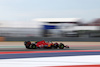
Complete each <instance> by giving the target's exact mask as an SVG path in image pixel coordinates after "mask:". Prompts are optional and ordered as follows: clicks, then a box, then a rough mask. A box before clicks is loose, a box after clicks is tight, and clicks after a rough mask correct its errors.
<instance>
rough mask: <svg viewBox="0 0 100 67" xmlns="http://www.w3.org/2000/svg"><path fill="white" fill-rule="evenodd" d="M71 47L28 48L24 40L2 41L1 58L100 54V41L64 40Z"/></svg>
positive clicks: (0, 43) (0, 47) (0, 46)
mask: <svg viewBox="0 0 100 67" xmlns="http://www.w3.org/2000/svg"><path fill="white" fill-rule="evenodd" d="M63 43H64V44H69V46H70V48H69V49H66V48H65V49H26V48H25V46H24V44H23V42H0V59H11V58H35V57H56V56H79V55H100V42H63Z"/></svg>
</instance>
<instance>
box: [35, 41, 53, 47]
mask: <svg viewBox="0 0 100 67" xmlns="http://www.w3.org/2000/svg"><path fill="white" fill-rule="evenodd" d="M51 45H53V43H50V42H45V41H44V40H42V41H39V42H37V43H36V46H37V47H40V48H43V47H44V46H46V47H51Z"/></svg>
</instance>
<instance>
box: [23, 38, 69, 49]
mask: <svg viewBox="0 0 100 67" xmlns="http://www.w3.org/2000/svg"><path fill="white" fill-rule="evenodd" d="M24 45H25V47H26V48H27V49H38V48H45V49H57V48H59V49H64V48H69V46H68V45H64V44H63V43H52V42H46V41H44V40H42V41H37V42H34V43H31V42H30V41H25V42H24Z"/></svg>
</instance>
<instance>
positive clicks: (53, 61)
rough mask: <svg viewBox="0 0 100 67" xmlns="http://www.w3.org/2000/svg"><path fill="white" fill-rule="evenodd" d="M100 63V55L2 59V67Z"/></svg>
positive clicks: (0, 61) (0, 62)
mask: <svg viewBox="0 0 100 67" xmlns="http://www.w3.org/2000/svg"><path fill="white" fill-rule="evenodd" d="M92 64H100V55H88V56H63V57H41V58H20V59H1V60H0V67H37V66H63V65H92Z"/></svg>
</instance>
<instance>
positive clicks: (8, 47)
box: [0, 42, 100, 52]
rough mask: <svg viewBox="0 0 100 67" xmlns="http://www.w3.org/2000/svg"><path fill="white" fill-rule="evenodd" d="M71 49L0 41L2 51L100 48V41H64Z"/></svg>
mask: <svg viewBox="0 0 100 67" xmlns="http://www.w3.org/2000/svg"><path fill="white" fill-rule="evenodd" d="M62 43H64V44H65V45H68V46H69V47H70V48H69V49H66V48H65V49H26V48H25V46H24V42H0V51H1V52H2V51H53V50H100V42H62Z"/></svg>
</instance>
